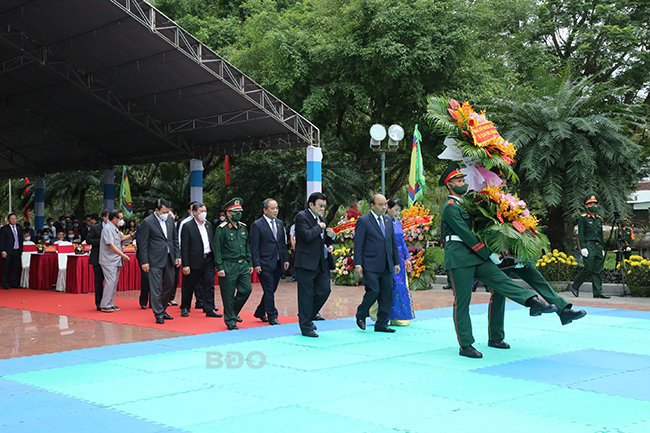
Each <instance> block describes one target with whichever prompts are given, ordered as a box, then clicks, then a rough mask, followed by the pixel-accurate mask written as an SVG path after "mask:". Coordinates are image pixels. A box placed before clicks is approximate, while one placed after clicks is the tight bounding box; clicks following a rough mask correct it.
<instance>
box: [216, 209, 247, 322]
mask: <svg viewBox="0 0 650 433" xmlns="http://www.w3.org/2000/svg"><path fill="white" fill-rule="evenodd" d="M243 202H244V201H243V200H242V199H241V198H239V197H235V198H233V199H232V200H230V201H229V202H228V203H226V221H224V222H222V223H221V224H219V227H217V229H216V233H215V235H214V240H215V241H214V245H215V252H214V263H215V266H216V268H217V273H218V275H219V288H220V289H221V299H222V300H223V319H224V321H225V322H226V326H227V327H228V329H229V330H233V329H237V322H238V321H240V320H241V319H239V316H238V314H239V312H240V311H241V309H242V308H243V307H244V304H245V303H246V301H247V300H248V297H249V296H250V294H251V290H252V287H251V274H252V273H253V263H252V261H251V249H250V245H249V243H248V230H247V229H246V225H245V224H244V223H242V222H240V221H239V220H240V219H241V214H242V211H243V209H242V204H243ZM235 291H236V292H237V293H236V294H235Z"/></svg>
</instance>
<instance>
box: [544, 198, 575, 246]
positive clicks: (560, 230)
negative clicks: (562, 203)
mask: <svg viewBox="0 0 650 433" xmlns="http://www.w3.org/2000/svg"><path fill="white" fill-rule="evenodd" d="M547 224H548V226H547V230H546V236H548V240H549V241H550V242H551V249H555V248H557V249H558V250H560V251H562V250H564V249H565V248H566V245H565V244H566V236H565V227H564V226H565V220H564V209H562V208H561V207H552V208H550V209H549V210H548V218H547ZM571 252H573V251H571Z"/></svg>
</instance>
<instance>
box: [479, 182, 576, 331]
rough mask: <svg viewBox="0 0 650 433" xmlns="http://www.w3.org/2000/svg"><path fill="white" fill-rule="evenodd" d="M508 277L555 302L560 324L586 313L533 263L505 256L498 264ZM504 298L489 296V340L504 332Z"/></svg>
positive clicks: (495, 293)
mask: <svg viewBox="0 0 650 433" xmlns="http://www.w3.org/2000/svg"><path fill="white" fill-rule="evenodd" d="M493 171H494V172H495V173H496V174H497V175H498V176H499V177H500V178H501V181H502V182H503V183H502V184H501V187H502V188H507V182H508V180H507V179H505V178H504V177H503V176H502V174H501V172H500V171H495V170H494V169H493ZM499 269H501V270H502V271H503V272H504V273H505V274H506V275H507V276H508V277H511V276H512V275H513V274H514V275H515V276H516V277H519V278H521V279H522V280H524V281H525V282H526V283H528V285H529V286H530V288H531V289H533V290H534V291H536V292H537V293H538V294H539V295H540V296H541V297H542V298H543V299H544V300H545V301H546V302H548V303H549V304H555V305H556V306H557V308H558V310H557V315H558V316H559V317H560V322H561V323H562V325H568V324H569V323H571V322H573V321H574V320H578V319H581V318H583V317H584V316H586V315H587V312H586V311H585V310H574V309H573V305H572V304H571V303H569V302H567V300H566V299H564V298H563V297H561V296H560V295H558V294H557V293H556V292H555V290H554V289H553V287H551V286H550V284H548V282H547V281H546V279H545V278H544V277H543V276H542V274H541V273H540V272H539V271H538V270H537V268H536V267H535V264H534V263H531V262H521V261H519V260H517V259H513V258H507V259H505V260H504V261H503V263H501V264H500V265H499ZM505 305H506V298H505V297H504V296H503V295H501V294H500V293H498V292H493V293H492V296H491V298H490V307H489V309H488V335H489V338H490V340H503V339H504V338H505V333H504V330H503V322H504V315H505Z"/></svg>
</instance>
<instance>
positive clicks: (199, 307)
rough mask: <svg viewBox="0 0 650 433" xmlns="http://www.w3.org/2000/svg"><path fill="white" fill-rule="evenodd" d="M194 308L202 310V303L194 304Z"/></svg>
mask: <svg viewBox="0 0 650 433" xmlns="http://www.w3.org/2000/svg"><path fill="white" fill-rule="evenodd" d="M194 308H196V309H197V310H202V309H203V304H195V305H194Z"/></svg>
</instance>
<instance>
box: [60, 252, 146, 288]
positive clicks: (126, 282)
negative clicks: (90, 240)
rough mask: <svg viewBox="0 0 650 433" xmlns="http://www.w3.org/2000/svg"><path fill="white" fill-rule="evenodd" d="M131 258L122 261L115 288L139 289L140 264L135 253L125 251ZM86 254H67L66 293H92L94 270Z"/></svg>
mask: <svg viewBox="0 0 650 433" xmlns="http://www.w3.org/2000/svg"><path fill="white" fill-rule="evenodd" d="M126 255H127V256H129V258H130V259H131V261H130V262H124V266H122V269H121V270H120V279H119V281H118V283H117V290H118V291H122V290H140V265H139V264H138V259H136V258H135V254H130V253H126ZM89 258H90V256H89V255H87V254H83V255H81V254H80V255H74V256H72V255H71V256H68V268H67V275H66V281H65V291H66V292H68V293H93V292H94V291H95V270H94V268H93V266H91V265H90V264H89V263H88V260H89Z"/></svg>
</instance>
